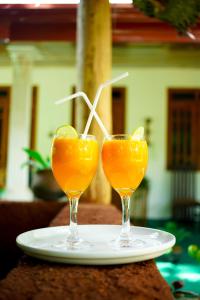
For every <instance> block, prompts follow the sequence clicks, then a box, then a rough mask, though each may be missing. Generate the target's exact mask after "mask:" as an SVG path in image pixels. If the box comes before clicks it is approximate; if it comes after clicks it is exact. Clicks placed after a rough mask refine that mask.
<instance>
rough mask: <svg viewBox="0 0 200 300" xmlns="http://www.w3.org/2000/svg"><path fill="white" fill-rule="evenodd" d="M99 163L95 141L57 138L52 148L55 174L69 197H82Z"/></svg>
mask: <svg viewBox="0 0 200 300" xmlns="http://www.w3.org/2000/svg"><path fill="white" fill-rule="evenodd" d="M97 163H98V144H97V142H96V140H93V139H80V138H68V137H56V138H55V139H54V142H53V147H52V169H53V174H54V176H55V178H56V180H57V182H58V184H59V185H60V187H61V188H62V189H63V191H64V192H65V193H66V194H67V195H68V196H78V195H80V194H81V193H82V192H83V191H84V190H85V189H86V188H87V187H88V185H89V184H90V182H91V180H92V178H93V176H94V174H95V171H96V168H97Z"/></svg>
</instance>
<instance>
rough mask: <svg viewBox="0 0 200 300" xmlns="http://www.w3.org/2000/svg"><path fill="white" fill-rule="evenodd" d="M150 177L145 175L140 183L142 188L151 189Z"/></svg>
mask: <svg viewBox="0 0 200 300" xmlns="http://www.w3.org/2000/svg"><path fill="white" fill-rule="evenodd" d="M149 185H150V184H149V179H148V178H147V177H144V178H143V179H142V181H141V183H140V185H139V188H140V189H144V190H148V189H149Z"/></svg>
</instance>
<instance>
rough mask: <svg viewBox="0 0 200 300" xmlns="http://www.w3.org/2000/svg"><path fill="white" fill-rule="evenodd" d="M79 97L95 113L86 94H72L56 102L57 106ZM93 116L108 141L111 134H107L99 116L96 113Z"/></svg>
mask: <svg viewBox="0 0 200 300" xmlns="http://www.w3.org/2000/svg"><path fill="white" fill-rule="evenodd" d="M77 97H82V98H83V99H84V100H85V102H86V104H87V105H88V107H89V109H90V110H91V111H93V106H92V104H91V102H90V100H89V99H88V97H87V95H86V94H85V93H84V92H77V93H75V94H72V95H70V96H68V97H65V98H63V99H60V100H57V101H56V102H55V104H57V105H58V104H62V103H64V102H65V101H69V100H72V99H74V98H77ZM93 115H94V117H95V119H96V121H97V123H98V124H99V127H100V128H101V130H102V131H103V133H104V135H105V136H106V138H107V139H108V138H109V134H108V132H107V130H106V128H105V126H104V125H103V123H102V121H101V119H100V118H99V116H98V114H97V113H96V111H94V112H93Z"/></svg>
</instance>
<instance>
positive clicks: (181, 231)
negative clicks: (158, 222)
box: [162, 222, 190, 244]
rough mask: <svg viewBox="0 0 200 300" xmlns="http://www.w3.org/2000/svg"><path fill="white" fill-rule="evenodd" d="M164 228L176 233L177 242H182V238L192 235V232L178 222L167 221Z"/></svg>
mask: <svg viewBox="0 0 200 300" xmlns="http://www.w3.org/2000/svg"><path fill="white" fill-rule="evenodd" d="M162 229H163V230H166V231H167V232H169V233H171V234H173V235H175V237H176V244H180V242H181V241H182V240H184V239H185V238H187V237H189V236H190V232H189V231H188V230H186V229H185V228H179V227H178V226H177V224H176V222H167V223H166V224H165V226H164V228H162Z"/></svg>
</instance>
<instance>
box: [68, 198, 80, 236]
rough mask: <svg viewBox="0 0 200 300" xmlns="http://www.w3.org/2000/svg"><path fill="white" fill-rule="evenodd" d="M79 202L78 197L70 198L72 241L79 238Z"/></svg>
mask: <svg viewBox="0 0 200 300" xmlns="http://www.w3.org/2000/svg"><path fill="white" fill-rule="evenodd" d="M78 202H79V198H78V197H71V198H69V205H70V223H69V230H70V240H72V241H76V240H78V239H79V236H78V225H77V214H78Z"/></svg>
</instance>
